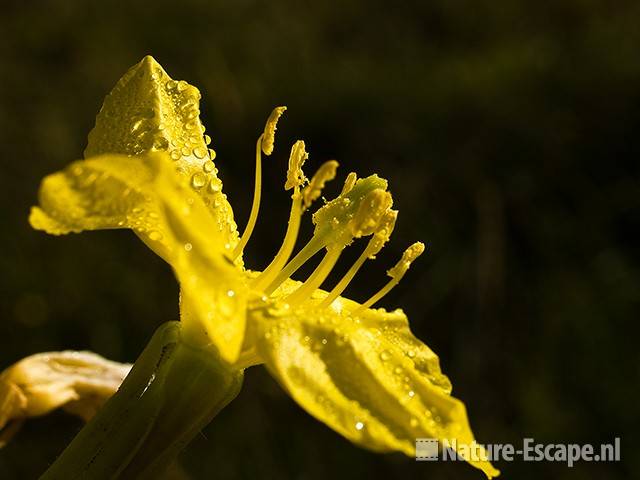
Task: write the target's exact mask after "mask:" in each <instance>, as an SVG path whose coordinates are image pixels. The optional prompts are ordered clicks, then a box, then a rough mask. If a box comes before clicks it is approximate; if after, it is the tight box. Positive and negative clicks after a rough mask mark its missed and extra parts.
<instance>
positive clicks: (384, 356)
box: [380, 350, 391, 362]
mask: <svg viewBox="0 0 640 480" xmlns="http://www.w3.org/2000/svg"><path fill="white" fill-rule="evenodd" d="M390 358H391V352H390V351H389V350H384V351H383V352H382V353H381V354H380V360H382V361H383V362H386V361H387V360H389V359H390Z"/></svg>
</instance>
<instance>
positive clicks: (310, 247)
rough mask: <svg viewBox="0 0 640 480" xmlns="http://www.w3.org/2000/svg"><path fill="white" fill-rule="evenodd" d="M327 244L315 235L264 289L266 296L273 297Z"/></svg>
mask: <svg viewBox="0 0 640 480" xmlns="http://www.w3.org/2000/svg"><path fill="white" fill-rule="evenodd" d="M325 246H326V244H325V243H324V239H323V238H321V237H318V236H317V235H314V236H313V237H311V240H309V242H308V243H307V244H306V245H305V246H304V247H303V248H302V250H300V251H299V252H298V254H297V255H296V256H295V257H293V259H292V260H291V261H290V262H289V263H287V265H286V266H285V267H284V268H283V269H282V270H281V271H280V272H279V273H278V275H277V276H276V278H275V279H274V280H273V281H272V282H271V283H270V284H269V285H268V286H267V287H266V288H265V289H264V293H265V295H271V294H272V293H273V292H275V291H276V289H277V288H278V287H279V286H280V285H281V284H282V282H284V281H285V280H286V279H287V278H289V277H290V276H291V275H293V274H294V273H295V272H296V271H297V270H298V269H299V268H300V267H301V266H302V265H304V264H305V263H306V262H307V261H308V260H309V259H310V258H311V257H313V256H314V255H315V254H316V253H318V252H319V251H320V250H322V249H323V248H324V247H325Z"/></svg>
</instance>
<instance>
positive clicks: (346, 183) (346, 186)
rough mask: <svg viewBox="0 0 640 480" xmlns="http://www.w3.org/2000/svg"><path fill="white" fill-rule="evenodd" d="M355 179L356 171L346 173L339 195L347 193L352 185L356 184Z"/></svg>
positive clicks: (356, 178) (356, 177) (356, 176)
mask: <svg viewBox="0 0 640 480" xmlns="http://www.w3.org/2000/svg"><path fill="white" fill-rule="evenodd" d="M356 180H358V175H356V172H350V173H349V175H347V178H345V180H344V186H343V187H342V191H341V192H340V195H346V194H347V193H349V192H350V191H351V189H352V188H353V186H354V185H355V184H356Z"/></svg>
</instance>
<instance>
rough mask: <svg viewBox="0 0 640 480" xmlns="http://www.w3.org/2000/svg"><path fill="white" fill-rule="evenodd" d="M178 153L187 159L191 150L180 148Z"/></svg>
mask: <svg viewBox="0 0 640 480" xmlns="http://www.w3.org/2000/svg"><path fill="white" fill-rule="evenodd" d="M180 152H181V153H182V155H183V156H184V157H188V156H189V155H191V149H190V148H189V147H182V149H181V150H180Z"/></svg>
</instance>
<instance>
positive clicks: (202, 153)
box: [193, 147, 207, 159]
mask: <svg viewBox="0 0 640 480" xmlns="http://www.w3.org/2000/svg"><path fill="white" fill-rule="evenodd" d="M193 154H194V155H195V156H196V158H200V159H202V158H204V157H206V156H207V149H206V148H204V147H196V148H194V149H193Z"/></svg>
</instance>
